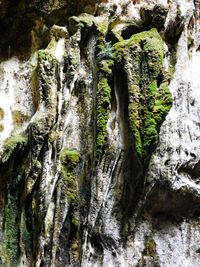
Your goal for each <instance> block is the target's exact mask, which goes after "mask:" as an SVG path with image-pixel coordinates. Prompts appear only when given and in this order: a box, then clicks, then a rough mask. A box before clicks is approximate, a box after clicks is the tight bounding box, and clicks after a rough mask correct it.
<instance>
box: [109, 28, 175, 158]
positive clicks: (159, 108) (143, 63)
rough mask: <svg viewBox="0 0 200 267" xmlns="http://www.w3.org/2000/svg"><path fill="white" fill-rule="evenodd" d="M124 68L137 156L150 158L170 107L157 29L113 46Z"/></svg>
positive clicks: (162, 52)
mask: <svg viewBox="0 0 200 267" xmlns="http://www.w3.org/2000/svg"><path fill="white" fill-rule="evenodd" d="M114 49H115V57H116V60H117V62H118V63H119V64H122V65H123V66H124V71H125V73H126V76H127V81H128V91H129V106H128V112H129V122H130V128H131V130H132V132H133V134H134V136H135V143H136V150H137V153H138V155H139V156H140V157H141V158H142V159H145V158H146V157H149V155H150V154H151V152H152V150H153V148H154V147H155V145H156V143H157V141H158V134H159V128H160V126H161V124H162V122H163V120H164V119H165V117H166V115H167V113H168V112H169V110H170V108H171V105H172V96H171V93H170V91H169V88H168V81H169V75H168V73H166V72H164V70H163V58H164V48H163V41H162V39H161V37H160V35H159V33H158V32H157V30H156V29H151V30H149V31H144V32H141V33H138V34H134V35H133V36H132V37H131V38H130V39H129V40H124V41H120V42H118V43H116V44H115V45H114Z"/></svg>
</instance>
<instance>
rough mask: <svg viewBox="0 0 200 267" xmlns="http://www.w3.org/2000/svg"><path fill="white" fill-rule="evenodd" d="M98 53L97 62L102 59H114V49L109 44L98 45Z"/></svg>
mask: <svg viewBox="0 0 200 267" xmlns="http://www.w3.org/2000/svg"><path fill="white" fill-rule="evenodd" d="M98 48H99V50H100V51H99V53H98V54H97V58H98V60H102V59H114V58H115V53H114V49H113V47H112V45H111V42H105V43H103V44H100V45H98Z"/></svg>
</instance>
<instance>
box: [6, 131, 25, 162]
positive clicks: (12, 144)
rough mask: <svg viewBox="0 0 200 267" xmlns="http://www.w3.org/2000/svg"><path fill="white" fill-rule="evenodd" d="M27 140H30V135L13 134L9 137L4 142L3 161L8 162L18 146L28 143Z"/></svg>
mask: <svg viewBox="0 0 200 267" xmlns="http://www.w3.org/2000/svg"><path fill="white" fill-rule="evenodd" d="M27 142H28V137H27V136H26V135H23V134H17V135H13V136H11V137H10V138H8V139H7V140H6V142H5V144H4V155H3V162H6V161H7V160H8V159H9V158H10V156H11V155H12V153H13V151H14V150H15V149H16V148H17V147H18V148H19V149H21V148H22V147H24V146H25V145H26V144H27Z"/></svg>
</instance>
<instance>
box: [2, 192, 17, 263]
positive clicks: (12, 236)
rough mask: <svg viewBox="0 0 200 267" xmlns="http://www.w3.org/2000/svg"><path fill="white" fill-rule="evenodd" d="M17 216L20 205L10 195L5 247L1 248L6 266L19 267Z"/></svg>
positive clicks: (5, 220) (6, 209) (6, 214)
mask: <svg viewBox="0 0 200 267" xmlns="http://www.w3.org/2000/svg"><path fill="white" fill-rule="evenodd" d="M17 216H18V205H17V201H16V198H15V197H12V196H10V195H8V200H7V205H6V207H5V209H4V231H3V245H2V247H1V250H2V253H1V254H2V259H3V262H4V263H5V266H17V259H18V254H19V241H18V234H19V229H18V222H17Z"/></svg>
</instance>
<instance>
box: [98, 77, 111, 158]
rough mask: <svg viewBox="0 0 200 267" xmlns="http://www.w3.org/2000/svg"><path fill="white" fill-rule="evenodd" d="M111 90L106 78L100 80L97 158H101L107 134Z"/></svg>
mask: <svg viewBox="0 0 200 267" xmlns="http://www.w3.org/2000/svg"><path fill="white" fill-rule="evenodd" d="M110 93H111V89H110V86H109V84H108V80H107V79H106V78H100V79H99V82H98V90H97V158H99V156H100V154H101V151H102V148H103V144H104V139H105V134H106V124H107V121H108V114H109V106H110Z"/></svg>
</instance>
